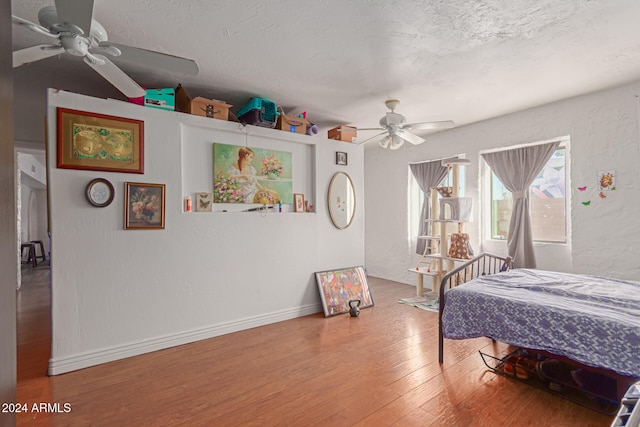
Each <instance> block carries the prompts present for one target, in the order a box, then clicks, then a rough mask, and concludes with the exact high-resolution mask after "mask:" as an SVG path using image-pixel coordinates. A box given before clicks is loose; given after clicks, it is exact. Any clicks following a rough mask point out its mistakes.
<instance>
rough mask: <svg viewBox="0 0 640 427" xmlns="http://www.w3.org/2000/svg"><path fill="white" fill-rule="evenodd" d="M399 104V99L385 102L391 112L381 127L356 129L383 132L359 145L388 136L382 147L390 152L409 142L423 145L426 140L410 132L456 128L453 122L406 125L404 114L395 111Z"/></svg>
mask: <svg viewBox="0 0 640 427" xmlns="http://www.w3.org/2000/svg"><path fill="white" fill-rule="evenodd" d="M399 103H400V101H398V100H397V99H389V100H387V101H385V103H384V104H385V105H386V106H387V108H389V109H390V110H391V112H390V113H389V112H388V113H386V114H385V116H384V117H383V118H381V119H380V127H377V128H359V129H358V128H356V130H358V131H369V130H382V131H383V132H381V133H379V134H377V135H374V136H372V137H371V138H368V139H365V140H364V141H362V142H360V143H359V144H365V143H367V142H369V141H371V140H373V139H375V138H377V137H379V136H381V135H385V134H386V136H385V137H384V138H382V139H381V140H380V142H379V144H380V146H381V147H382V148H389V149H390V150H397V149H398V148H400V147H402V144H404V142H405V141H408V142H410V143H411V144H414V145H418V144H422V143H423V142H424V141H425V139H424V138H422V137H420V136H418V135H416V134H414V133H411V132H409V130H423V129H447V128H451V127H453V126H455V123H453V122H452V121H451V120H445V121H440V122H422V123H406V119H405V117H404V116H403V115H402V114H398V113H396V112H395V109H396V107H397V106H398V104H399ZM352 129H353V128H352ZM346 130H348V129H346Z"/></svg>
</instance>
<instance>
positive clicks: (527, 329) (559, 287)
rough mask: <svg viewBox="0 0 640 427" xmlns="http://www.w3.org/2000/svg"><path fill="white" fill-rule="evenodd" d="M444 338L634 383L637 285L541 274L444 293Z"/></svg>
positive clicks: (639, 306)
mask: <svg viewBox="0 0 640 427" xmlns="http://www.w3.org/2000/svg"><path fill="white" fill-rule="evenodd" d="M442 322H443V333H444V337H445V338H453V339H463V338H474V337H481V336H484V337H490V338H493V339H495V340H497V341H500V342H504V343H507V344H511V345H515V346H519V347H525V348H531V349H537V350H546V351H548V352H550V353H554V354H556V355H561V356H566V357H569V358H571V359H573V360H576V361H579V362H582V363H584V364H587V365H590V366H596V367H603V368H607V369H611V370H614V371H616V372H618V373H620V374H623V375H630V376H634V377H640V282H633V281H625V280H616V279H609V278H604V277H598V276H585V275H577V274H566V273H558V272H550V271H542V270H528V269H515V270H511V271H508V272H504V273H498V274H494V275H491V276H482V277H479V278H476V279H474V280H472V281H470V282H468V283H465V284H463V285H460V286H458V287H456V288H453V289H451V290H449V291H447V292H446V294H445V305H444V313H443V317H442Z"/></svg>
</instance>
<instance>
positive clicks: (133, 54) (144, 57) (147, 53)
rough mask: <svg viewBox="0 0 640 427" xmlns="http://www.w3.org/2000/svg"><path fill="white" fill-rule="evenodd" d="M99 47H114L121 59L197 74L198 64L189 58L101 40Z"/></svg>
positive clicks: (150, 66)
mask: <svg viewBox="0 0 640 427" xmlns="http://www.w3.org/2000/svg"><path fill="white" fill-rule="evenodd" d="M100 47H101V48H102V47H115V48H117V49H118V50H120V52H122V54H121V55H120V56H119V57H118V58H120V59H122V60H123V61H127V62H130V63H132V64H136V65H143V66H145V67H149V68H154V69H158V70H164V71H169V72H173V73H181V74H188V75H190V76H195V75H197V74H198V64H196V62H195V61H193V60H191V59H186V58H181V57H179V56H173V55H167V54H165V53H160V52H154V51H152V50H146V49H140V48H137V47H132V46H127V45H123V44H118V43H111V42H108V41H107V42H101V43H100Z"/></svg>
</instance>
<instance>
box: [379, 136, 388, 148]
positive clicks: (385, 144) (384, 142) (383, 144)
mask: <svg viewBox="0 0 640 427" xmlns="http://www.w3.org/2000/svg"><path fill="white" fill-rule="evenodd" d="M390 142H391V137H390V136H389V135H387V136H385V137H384V138H382V139H381V140H380V142H379V143H378V144H380V147H382V148H389V143H390Z"/></svg>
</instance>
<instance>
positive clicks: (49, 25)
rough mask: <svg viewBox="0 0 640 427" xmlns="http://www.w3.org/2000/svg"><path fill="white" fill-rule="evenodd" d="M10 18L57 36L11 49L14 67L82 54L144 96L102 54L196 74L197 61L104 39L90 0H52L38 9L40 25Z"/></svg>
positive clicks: (130, 92) (123, 88) (119, 84)
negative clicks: (50, 39)
mask: <svg viewBox="0 0 640 427" xmlns="http://www.w3.org/2000/svg"><path fill="white" fill-rule="evenodd" d="M11 18H12V20H13V23H14V24H17V25H19V26H23V27H26V28H28V29H30V30H32V31H35V32H36V33H38V34H42V35H44V36H47V37H49V38H52V39H56V41H55V42H53V43H52V44H43V45H38V46H32V47H28V48H26V49H21V50H17V51H15V52H13V67H14V68H15V67H19V66H21V65H23V64H28V63H30V62H35V61H38V60H40V59H45V58H48V57H50V56H55V55H59V54H61V53H65V52H66V53H70V54H71V55H75V56H81V57H83V59H84V62H86V63H87V64H88V65H89V66H90V67H91V68H93V69H94V70H95V71H97V72H98V74H100V75H101V76H102V77H104V78H105V79H106V80H107V81H109V83H111V84H112V85H114V86H115V87H116V88H117V89H118V90H119V91H120V92H122V93H123V94H125V96H127V97H129V98H137V97H140V96H144V95H145V90H144V89H143V88H142V87H140V85H138V84H137V83H136V82H135V81H133V79H132V78H131V77H129V76H128V75H127V74H126V73H125V72H124V71H122V70H121V69H120V68H119V67H118V66H116V65H115V64H114V63H113V62H111V61H110V60H109V59H108V58H107V57H106V56H105V55H109V56H112V57H119V58H121V59H123V60H126V61H130V62H134V63H136V64H141V65H144V66H147V67H152V68H155V69H161V70H165V71H169V72H175V73H182V74H188V75H196V74H198V65H197V64H196V63H195V62H194V61H192V60H190V59H185V58H180V57H177V56H173V55H166V54H164V53H160V52H154V51H150V50H146V49H139V48H136V47H131V46H126V45H121V44H117V43H111V42H109V41H107V32H106V30H105V29H104V27H103V26H102V25H100V23H99V22H98V21H96V20H95V19H93V0H55V7H54V6H46V7H43V8H42V9H40V11H39V12H38V21H39V22H40V25H38V24H34V23H33V22H29V21H27V20H25V19H22V18H19V17H17V16H12V17H11Z"/></svg>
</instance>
